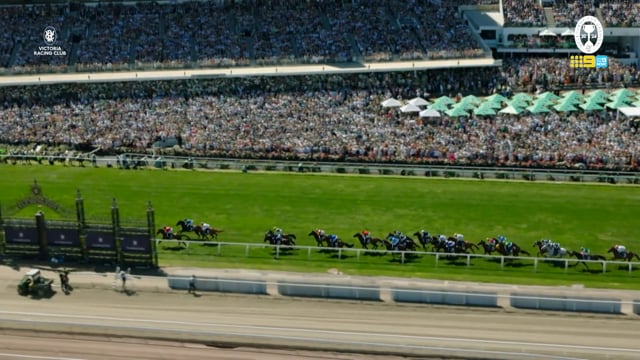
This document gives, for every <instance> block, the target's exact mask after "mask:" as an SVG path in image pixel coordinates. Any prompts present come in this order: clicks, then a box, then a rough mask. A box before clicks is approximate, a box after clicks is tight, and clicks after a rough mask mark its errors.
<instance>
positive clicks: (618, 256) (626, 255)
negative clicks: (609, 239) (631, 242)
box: [607, 246, 640, 261]
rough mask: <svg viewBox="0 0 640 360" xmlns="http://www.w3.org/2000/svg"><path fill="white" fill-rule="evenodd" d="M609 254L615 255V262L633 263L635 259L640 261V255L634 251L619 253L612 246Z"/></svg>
mask: <svg viewBox="0 0 640 360" xmlns="http://www.w3.org/2000/svg"><path fill="white" fill-rule="evenodd" d="M607 252H608V253H612V254H613V260H625V261H631V260H633V258H634V257H635V258H637V259H638V260H640V255H638V254H636V253H634V252H632V251H626V250H625V251H619V250H618V248H617V247H615V246H612V247H611V248H610V249H609V250H607Z"/></svg>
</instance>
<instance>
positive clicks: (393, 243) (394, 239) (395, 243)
mask: <svg viewBox="0 0 640 360" xmlns="http://www.w3.org/2000/svg"><path fill="white" fill-rule="evenodd" d="M398 243H400V238H399V237H397V236H395V235H394V236H392V237H391V248H392V249H395V248H396V247H398Z"/></svg>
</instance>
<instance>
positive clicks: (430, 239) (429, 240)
mask: <svg viewBox="0 0 640 360" xmlns="http://www.w3.org/2000/svg"><path fill="white" fill-rule="evenodd" d="M413 236H415V237H417V238H418V241H419V242H420V245H422V249H423V250H425V251H426V250H427V245H429V244H431V245H432V246H433V250H434V251H438V244H439V243H440V241H439V240H438V237H437V236H429V235H428V233H425V234H423V233H422V231H416V232H414V233H413ZM434 239H435V241H434Z"/></svg>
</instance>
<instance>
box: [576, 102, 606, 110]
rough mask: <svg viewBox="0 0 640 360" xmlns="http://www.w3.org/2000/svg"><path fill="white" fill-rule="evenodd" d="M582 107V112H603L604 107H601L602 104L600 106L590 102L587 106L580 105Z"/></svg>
mask: <svg viewBox="0 0 640 360" xmlns="http://www.w3.org/2000/svg"><path fill="white" fill-rule="evenodd" d="M580 107H581V108H582V110H586V111H595V110H602V109H603V107H602V106H600V104H598V103H597V102H596V101H593V100H592V101H589V102H587V103H585V104H580Z"/></svg>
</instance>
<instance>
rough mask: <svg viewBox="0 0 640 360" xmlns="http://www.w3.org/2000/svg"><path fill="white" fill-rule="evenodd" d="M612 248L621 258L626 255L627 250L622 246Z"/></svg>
mask: <svg viewBox="0 0 640 360" xmlns="http://www.w3.org/2000/svg"><path fill="white" fill-rule="evenodd" d="M613 248H614V249H616V251H617V252H618V254H620V255H621V256H625V255H627V248H626V247H625V246H624V245H617V244H616V246H614V247H613Z"/></svg>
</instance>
